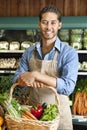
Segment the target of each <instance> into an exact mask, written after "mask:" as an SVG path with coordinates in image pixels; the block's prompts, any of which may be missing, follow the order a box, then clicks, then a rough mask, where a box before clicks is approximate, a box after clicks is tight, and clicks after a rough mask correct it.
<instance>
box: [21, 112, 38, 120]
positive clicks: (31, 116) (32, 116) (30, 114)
mask: <svg viewBox="0 0 87 130" xmlns="http://www.w3.org/2000/svg"><path fill="white" fill-rule="evenodd" d="M23 113H25V114H26V115H27V116H29V117H30V118H31V119H33V120H37V118H36V117H35V116H34V115H33V114H32V113H31V112H30V111H28V110H26V111H24V112H23Z"/></svg>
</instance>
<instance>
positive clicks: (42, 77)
mask: <svg viewBox="0 0 87 130" xmlns="http://www.w3.org/2000/svg"><path fill="white" fill-rule="evenodd" d="M33 75H34V76H35V79H36V80H37V81H40V82H42V83H44V84H46V85H49V86H52V87H56V77H52V76H49V75H46V74H42V73H40V72H37V71H34V72H33Z"/></svg>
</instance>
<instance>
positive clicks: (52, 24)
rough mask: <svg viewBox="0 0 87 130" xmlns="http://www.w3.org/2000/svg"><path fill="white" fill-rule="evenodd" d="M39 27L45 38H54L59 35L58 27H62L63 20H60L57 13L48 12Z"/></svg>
mask: <svg viewBox="0 0 87 130" xmlns="http://www.w3.org/2000/svg"><path fill="white" fill-rule="evenodd" d="M39 27H40V30H41V33H42V37H43V38H45V39H52V38H54V37H55V36H56V35H57V33H58V29H60V28H61V22H59V20H58V19H57V15H56V14H55V13H53V12H47V13H44V14H43V15H42V19H41V21H40V22H39Z"/></svg>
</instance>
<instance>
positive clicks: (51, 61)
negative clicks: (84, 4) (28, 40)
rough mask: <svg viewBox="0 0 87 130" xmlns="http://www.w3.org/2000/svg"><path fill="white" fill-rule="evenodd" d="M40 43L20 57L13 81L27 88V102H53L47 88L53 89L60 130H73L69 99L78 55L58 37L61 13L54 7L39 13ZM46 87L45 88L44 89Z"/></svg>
mask: <svg viewBox="0 0 87 130" xmlns="http://www.w3.org/2000/svg"><path fill="white" fill-rule="evenodd" d="M38 25H39V28H40V30H41V40H40V41H38V42H37V43H36V44H35V45H33V46H31V47H29V48H27V50H26V51H25V52H24V54H23V55H22V58H21V61H20V64H19V67H18V69H17V71H16V73H15V76H14V82H18V83H19V85H20V86H30V103H31V104H36V103H37V102H39V103H41V102H45V101H46V102H47V103H48V104H50V102H53V103H55V101H54V94H53V93H52V92H50V90H49V86H52V87H54V88H55V89H56V91H57V93H58V96H59V100H60V124H59V128H60V129H67V130H68V129H69V130H72V129H73V128H72V116H71V111H70V107H69V101H68V96H69V95H70V94H71V93H72V92H73V91H74V88H75V85H76V81H77V74H78V54H77V52H76V51H75V50H74V49H73V48H72V47H70V46H69V45H66V44H65V43H63V42H62V41H60V39H59V38H58V35H57V34H58V30H59V29H60V28H61V26H62V22H61V13H60V11H59V10H58V9H57V8H56V7H54V6H48V7H45V8H43V9H42V10H41V11H40V14H39V23H38ZM45 86H48V88H45Z"/></svg>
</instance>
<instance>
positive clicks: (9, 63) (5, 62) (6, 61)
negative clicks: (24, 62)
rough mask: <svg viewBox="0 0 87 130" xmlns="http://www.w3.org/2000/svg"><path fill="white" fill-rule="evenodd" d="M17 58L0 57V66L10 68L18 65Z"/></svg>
mask: <svg viewBox="0 0 87 130" xmlns="http://www.w3.org/2000/svg"><path fill="white" fill-rule="evenodd" d="M18 64H19V59H15V58H0V68H12V69H15V68H17V67H18Z"/></svg>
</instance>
